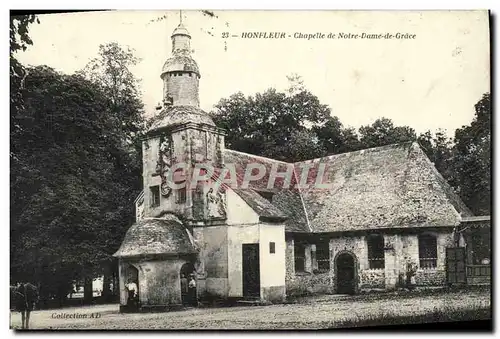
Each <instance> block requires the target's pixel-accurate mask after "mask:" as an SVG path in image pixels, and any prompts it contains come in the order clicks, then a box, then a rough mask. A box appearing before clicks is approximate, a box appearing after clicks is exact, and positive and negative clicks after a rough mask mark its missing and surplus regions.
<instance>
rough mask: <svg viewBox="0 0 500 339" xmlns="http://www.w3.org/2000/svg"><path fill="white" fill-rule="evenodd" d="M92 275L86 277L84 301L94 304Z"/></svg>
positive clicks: (86, 303)
mask: <svg viewBox="0 0 500 339" xmlns="http://www.w3.org/2000/svg"><path fill="white" fill-rule="evenodd" d="M92 280H93V279H92V277H89V276H87V277H85V283H84V285H83V303H84V304H85V305H90V304H92V298H93V292H92Z"/></svg>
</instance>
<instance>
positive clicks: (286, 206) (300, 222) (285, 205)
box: [272, 189, 311, 232]
mask: <svg viewBox="0 0 500 339" xmlns="http://www.w3.org/2000/svg"><path fill="white" fill-rule="evenodd" d="M272 204H273V205H274V206H276V207H277V208H278V209H279V210H281V211H282V212H283V213H284V214H285V215H286V216H287V219H286V220H285V230H286V231H287V232H311V229H310V228H309V226H308V221H307V215H306V212H305V209H304V204H303V203H302V198H301V196H300V192H299V191H298V190H295V189H283V190H281V191H279V192H278V193H276V194H275V195H274V196H273V199H272Z"/></svg>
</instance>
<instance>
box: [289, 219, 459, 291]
mask: <svg viewBox="0 0 500 339" xmlns="http://www.w3.org/2000/svg"><path fill="white" fill-rule="evenodd" d="M424 232H425V233H430V234H433V235H435V236H436V240H437V266H436V268H432V269H423V268H418V269H417V273H416V277H415V281H416V284H417V286H422V287H424V286H442V285H444V284H445V283H446V267H445V266H446V247H452V246H453V234H452V229H451V228H441V229H434V230H425V231H424V230H422V231H420V233H424ZM384 242H385V247H386V248H385V257H384V259H385V260H384V261H385V262H384V264H385V267H384V269H370V266H369V261H368V245H367V242H366V237H365V236H364V235H359V236H337V237H335V236H332V238H331V239H330V271H329V272H325V273H317V272H315V271H314V270H313V269H308V268H313V267H317V265H316V264H315V263H314V262H313V261H314V258H315V255H314V253H312V252H313V249H314V247H315V246H313V245H314V240H313V239H311V241H310V245H309V246H306V265H305V266H306V272H295V262H294V243H295V240H294V238H293V236H292V235H288V237H287V243H286V288H287V295H299V294H310V293H335V289H336V274H335V258H336V257H337V256H338V255H339V254H341V253H345V252H347V253H350V254H353V255H354V256H355V265H356V275H357V281H356V285H357V288H356V290H357V291H358V292H359V291H360V290H369V289H379V288H385V289H392V288H397V287H398V286H400V283H403V284H404V281H405V273H406V267H407V262H409V261H413V262H414V263H416V264H417V266H418V265H419V264H420V260H419V253H418V252H419V246H418V235H417V234H411V233H409V234H396V233H392V234H384Z"/></svg>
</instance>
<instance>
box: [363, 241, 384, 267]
mask: <svg viewBox="0 0 500 339" xmlns="http://www.w3.org/2000/svg"><path fill="white" fill-rule="evenodd" d="M366 242H367V245H368V263H369V265H370V268H371V269H383V268H385V259H384V258H385V254H384V236H383V235H381V234H371V235H369V236H368V237H367V238H366Z"/></svg>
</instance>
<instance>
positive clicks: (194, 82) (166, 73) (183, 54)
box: [161, 11, 201, 107]
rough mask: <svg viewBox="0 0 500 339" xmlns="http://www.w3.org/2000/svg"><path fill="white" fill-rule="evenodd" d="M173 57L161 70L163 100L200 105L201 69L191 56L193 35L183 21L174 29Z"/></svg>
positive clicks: (177, 103)
mask: <svg viewBox="0 0 500 339" xmlns="http://www.w3.org/2000/svg"><path fill="white" fill-rule="evenodd" d="M171 39H172V57H170V58H169V59H168V60H167V61H166V62H165V64H164V65H163V69H162V72H161V78H162V80H163V102H164V104H165V105H167V106H168V105H189V106H195V107H199V106H200V99H199V81H200V77H201V75H200V70H199V69H198V65H197V64H196V62H195V61H194V59H193V58H192V56H191V35H190V34H189V32H188V30H187V29H186V27H184V25H183V23H182V11H181V15H180V23H179V25H178V26H177V28H176V29H175V30H174V31H173V33H172V36H171Z"/></svg>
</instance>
